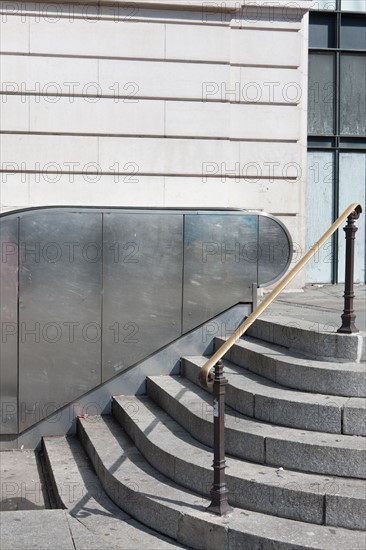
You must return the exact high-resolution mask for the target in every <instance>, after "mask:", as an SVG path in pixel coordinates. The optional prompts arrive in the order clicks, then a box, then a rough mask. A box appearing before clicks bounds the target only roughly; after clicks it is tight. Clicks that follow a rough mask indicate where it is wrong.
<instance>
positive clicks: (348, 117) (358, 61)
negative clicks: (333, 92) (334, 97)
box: [340, 55, 366, 136]
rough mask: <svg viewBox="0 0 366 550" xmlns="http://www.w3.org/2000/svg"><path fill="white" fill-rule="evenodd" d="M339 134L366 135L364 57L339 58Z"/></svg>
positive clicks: (365, 67) (365, 60)
mask: <svg viewBox="0 0 366 550" xmlns="http://www.w3.org/2000/svg"><path fill="white" fill-rule="evenodd" d="M340 83H341V101H340V103H341V109H340V110H341V134H342V135H355V136H362V135H365V134H366V93H365V90H366V56H365V55H342V56H341V78H340Z"/></svg>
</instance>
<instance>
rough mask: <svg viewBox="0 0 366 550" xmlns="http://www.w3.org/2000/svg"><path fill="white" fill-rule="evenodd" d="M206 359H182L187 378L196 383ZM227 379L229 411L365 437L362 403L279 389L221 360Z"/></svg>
mask: <svg viewBox="0 0 366 550" xmlns="http://www.w3.org/2000/svg"><path fill="white" fill-rule="evenodd" d="M206 361H207V358H206V357H203V356H197V357H185V358H182V368H183V371H184V374H185V376H186V377H187V378H189V379H190V380H192V381H193V382H195V383H197V384H198V383H199V381H198V376H199V371H200V369H201V367H202V366H203V365H204V364H205V362H206ZM224 365H225V371H224V372H225V376H226V378H227V379H228V381H229V382H228V385H227V387H226V400H227V403H228V405H230V406H231V407H232V408H233V409H235V410H237V411H239V412H241V413H242V414H245V415H246V416H250V417H252V418H257V419H258V420H264V421H265V422H273V423H274V424H278V425H280V426H289V427H292V428H299V429H303V430H312V431H318V432H327V433H339V434H340V433H343V434H348V435H365V434H366V428H365V411H366V400H365V399H363V398H359V397H350V398H346V397H338V396H329V395H323V394H310V393H307V392H301V391H298V390H292V389H289V388H286V387H284V386H280V385H279V384H276V383H275V382H272V381H270V380H268V379H266V378H264V377H262V376H259V375H257V374H254V373H252V372H249V371H248V370H246V369H243V368H242V367H238V366H236V365H234V364H233V363H230V362H229V361H224Z"/></svg>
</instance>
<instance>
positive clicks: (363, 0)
mask: <svg viewBox="0 0 366 550" xmlns="http://www.w3.org/2000/svg"><path fill="white" fill-rule="evenodd" d="M341 10H342V11H358V12H362V13H366V0H342V2H341Z"/></svg>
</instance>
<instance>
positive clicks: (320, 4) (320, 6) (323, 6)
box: [310, 0, 337, 11]
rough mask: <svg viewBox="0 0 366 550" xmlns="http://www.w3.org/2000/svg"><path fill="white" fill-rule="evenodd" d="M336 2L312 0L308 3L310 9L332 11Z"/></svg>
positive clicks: (331, 0) (332, 0)
mask: <svg viewBox="0 0 366 550" xmlns="http://www.w3.org/2000/svg"><path fill="white" fill-rule="evenodd" d="M336 4H337V2H336V0H313V1H312V2H311V4H310V9H311V10H328V11H334V10H335V9H336Z"/></svg>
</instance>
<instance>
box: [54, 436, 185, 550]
mask: <svg viewBox="0 0 366 550" xmlns="http://www.w3.org/2000/svg"><path fill="white" fill-rule="evenodd" d="M43 449H44V452H45V458H46V462H47V466H48V470H49V472H50V476H51V479H52V485H53V489H54V494H55V497H56V500H57V503H58V505H59V506H60V507H62V508H66V509H67V510H68V511H69V513H70V514H71V516H72V517H74V518H75V519H76V520H78V522H79V523H80V524H81V526H83V527H84V528H85V529H86V530H87V531H88V532H89V534H90V535H94V538H93V539H92V540H94V543H95V544H96V546H95V548H99V549H101V548H105V549H107V548H111V549H112V550H113V549H118V548H119V549H123V550H128V549H130V550H136V548H139V549H140V548H141V549H144V548H146V549H147V550H150V549H156V550H161V549H166V550H168V549H173V548H174V549H176V548H182V546H180V545H177V544H176V543H175V541H172V540H168V539H167V538H165V537H163V536H162V535H160V534H159V533H157V532H156V531H152V530H151V529H148V528H147V527H145V526H144V525H142V524H139V523H138V522H137V521H136V520H134V519H132V518H131V517H130V516H129V515H127V514H126V513H124V512H123V511H122V510H121V509H120V508H118V506H116V505H115V504H114V503H113V502H112V501H111V499H110V498H109V497H108V496H107V495H106V493H105V492H104V490H103V487H102V485H101V484H100V481H99V479H98V477H97V476H96V474H95V473H94V472H93V471H92V469H91V465H90V461H89V460H88V458H87V456H86V454H85V452H84V450H83V448H82V446H81V443H80V441H78V440H77V439H76V438H66V437H64V436H61V437H44V438H43ZM83 537H84V538H85V532H84V533H83ZM89 547H90V540H89V542H88V548H89Z"/></svg>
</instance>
